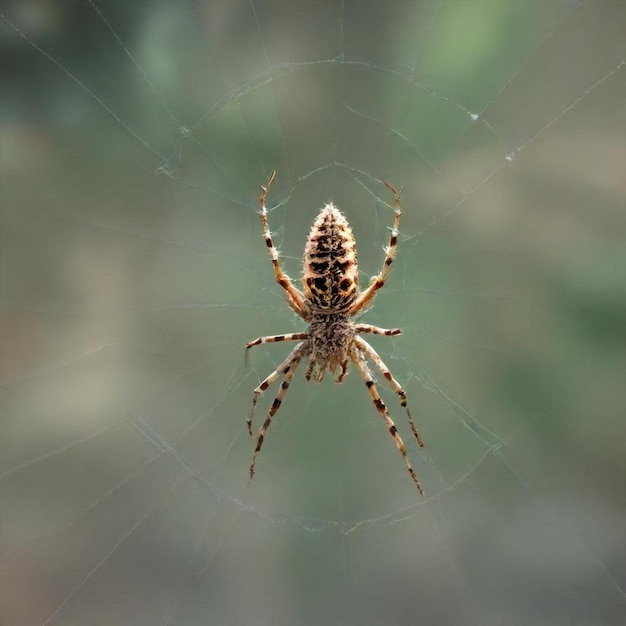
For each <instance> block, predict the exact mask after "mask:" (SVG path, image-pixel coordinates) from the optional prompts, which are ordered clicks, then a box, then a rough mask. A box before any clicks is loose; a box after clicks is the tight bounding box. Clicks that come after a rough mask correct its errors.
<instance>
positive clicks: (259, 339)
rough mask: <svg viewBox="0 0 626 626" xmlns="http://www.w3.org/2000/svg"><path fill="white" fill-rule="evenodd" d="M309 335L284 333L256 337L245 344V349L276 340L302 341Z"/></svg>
mask: <svg viewBox="0 0 626 626" xmlns="http://www.w3.org/2000/svg"><path fill="white" fill-rule="evenodd" d="M308 338H309V335H308V334H307V333H288V334H286V335H269V336H267V337H257V338H256V339H255V340H254V341H249V342H248V343H247V344H246V350H247V349H248V348H253V347H254V346H259V345H261V344H262V343H274V342H276V341H302V340H303V339H308Z"/></svg>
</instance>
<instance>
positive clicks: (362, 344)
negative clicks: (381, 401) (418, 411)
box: [354, 337, 424, 448]
mask: <svg viewBox="0 0 626 626" xmlns="http://www.w3.org/2000/svg"><path fill="white" fill-rule="evenodd" d="M354 343H355V344H356V345H357V346H358V347H359V349H360V350H361V351H362V352H363V354H364V355H365V356H367V357H369V358H370V359H371V360H372V361H374V363H375V364H376V367H377V368H378V369H379V370H380V371H381V373H382V375H383V376H384V377H385V378H386V379H387V380H388V381H389V384H390V385H391V386H392V388H393V390H394V391H395V392H396V393H397V394H398V396H399V397H400V404H401V405H402V406H403V407H404V409H405V410H406V414H407V416H408V418H409V425H410V426H411V431H412V432H413V436H414V437H415V439H416V440H417V443H418V445H419V447H420V448H423V447H424V442H423V441H422V438H421V437H420V434H419V432H417V426H415V422H414V421H413V418H412V417H411V412H410V411H409V405H408V403H407V399H406V393H405V391H404V389H402V386H401V385H400V383H399V382H398V381H397V380H396V379H395V378H394V377H393V374H392V373H391V371H390V370H389V368H388V367H387V366H386V365H385V362H384V361H383V360H382V359H381V358H380V356H379V354H378V352H376V350H374V348H372V346H370V344H369V343H367V341H365V339H361V337H355V338H354Z"/></svg>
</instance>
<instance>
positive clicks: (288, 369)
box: [248, 344, 306, 480]
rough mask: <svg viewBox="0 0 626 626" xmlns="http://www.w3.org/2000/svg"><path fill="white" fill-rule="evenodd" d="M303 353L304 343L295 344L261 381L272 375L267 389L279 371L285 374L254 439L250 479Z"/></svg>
mask: <svg viewBox="0 0 626 626" xmlns="http://www.w3.org/2000/svg"><path fill="white" fill-rule="evenodd" d="M305 354H306V348H305V347H304V344H300V345H299V346H296V348H295V349H294V350H293V351H292V352H291V354H290V355H289V356H288V357H287V359H286V360H285V361H283V362H282V363H281V365H280V367H279V368H278V370H276V371H275V372H272V374H270V376H268V378H266V379H265V380H264V381H263V383H261V385H263V384H264V383H265V382H266V381H268V380H269V379H270V378H272V377H273V379H272V381H271V382H269V383H268V384H267V386H266V387H265V389H267V387H269V385H271V384H272V382H274V380H276V378H278V376H280V374H281V373H282V374H284V375H285V377H284V378H283V382H282V383H281V385H280V389H279V390H278V394H277V395H276V398H274V402H273V403H272V406H271V407H270V409H269V411H268V414H267V417H266V418H265V421H264V422H263V426H261V429H260V430H259V436H258V437H257V440H256V447H255V449H254V453H253V454H252V462H251V463H250V480H252V479H253V478H254V466H255V463H256V458H257V456H258V454H259V452H261V447H262V446H263V441H264V440H265V434H266V433H267V430H268V428H269V427H270V424H271V423H272V418H273V417H274V415H276V413H277V412H278V409H279V408H280V405H281V404H282V401H283V398H284V397H285V394H286V393H287V389H289V384H290V382H291V379H292V378H293V375H294V374H295V371H296V368H297V367H298V364H299V363H300V361H301V360H302V357H303V356H304V355H305ZM274 374H276V376H274ZM261 385H260V386H259V387H257V389H259V388H260V387H261ZM255 394H256V389H255ZM248 428H249V429H250V424H248Z"/></svg>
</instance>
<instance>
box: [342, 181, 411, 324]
mask: <svg viewBox="0 0 626 626" xmlns="http://www.w3.org/2000/svg"><path fill="white" fill-rule="evenodd" d="M381 182H382V183H383V185H385V187H387V189H389V191H391V193H393V195H394V197H395V204H394V207H395V208H394V213H395V218H394V220H393V227H392V229H391V236H390V238H389V246H388V247H387V248H385V252H386V255H385V260H384V261H383V267H382V269H381V270H380V272H379V273H378V274H376V276H374V277H373V278H372V282H371V283H370V284H369V286H368V287H367V289H365V291H362V292H361V293H360V294H359V295H358V297H357V299H356V300H355V301H354V303H353V304H352V306H351V307H350V309H349V310H348V315H349V316H353V315H355V314H356V313H358V312H359V311H360V310H361V309H362V308H363V307H364V306H365V305H366V304H367V303H368V302H369V301H370V300H371V299H372V298H373V297H374V295H375V294H376V292H377V291H378V290H379V289H380V288H381V287H382V286H383V285H384V284H385V280H386V279H387V275H388V274H389V272H390V271H391V264H392V263H393V259H394V257H395V256H396V246H397V244H398V227H399V226H400V216H401V215H402V211H401V210H400V196H399V195H398V194H397V192H396V190H395V189H394V188H393V187H392V186H391V185H389V184H388V183H386V182H385V181H381Z"/></svg>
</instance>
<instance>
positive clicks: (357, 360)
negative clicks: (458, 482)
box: [350, 348, 424, 496]
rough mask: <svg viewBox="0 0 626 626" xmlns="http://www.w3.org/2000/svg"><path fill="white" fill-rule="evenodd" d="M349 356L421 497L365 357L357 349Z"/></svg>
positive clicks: (395, 429)
mask: <svg viewBox="0 0 626 626" xmlns="http://www.w3.org/2000/svg"><path fill="white" fill-rule="evenodd" d="M350 356H351V358H352V361H353V362H354V365H355V367H356V368H357V370H358V372H359V374H360V375H361V378H362V379H363V380H364V381H365V386H366V387H367V390H368V391H369V393H370V395H371V396H372V401H373V402H374V406H375V407H376V410H377V411H378V412H379V413H380V414H381V415H382V416H383V419H384V420H385V423H386V424H387V430H388V431H389V434H390V435H391V436H392V437H393V440H394V442H395V444H396V447H397V448H398V452H400V454H401V456H402V458H403V459H404V462H405V463H406V466H407V469H408V470H409V474H410V475H411V478H412V479H413V482H414V483H415V486H416V487H417V490H418V491H419V492H420V494H421V495H422V496H423V495H424V489H423V488H422V485H421V483H420V481H419V480H418V478H417V476H416V474H415V472H414V471H413V468H412V467H411V463H410V461H409V458H408V456H407V454H406V449H405V447H404V442H403V441H402V438H401V437H400V435H399V434H398V429H397V428H396V425H395V424H394V423H393V420H392V419H391V416H390V415H389V412H388V411H387V407H386V406H385V403H384V402H383V401H382V400H381V398H380V396H379V395H378V390H377V389H376V385H375V383H374V380H373V379H372V373H371V372H370V370H369V368H368V366H367V362H366V361H365V356H364V355H363V354H362V353H361V352H360V351H359V349H358V348H353V350H352V351H351V353H350Z"/></svg>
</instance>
